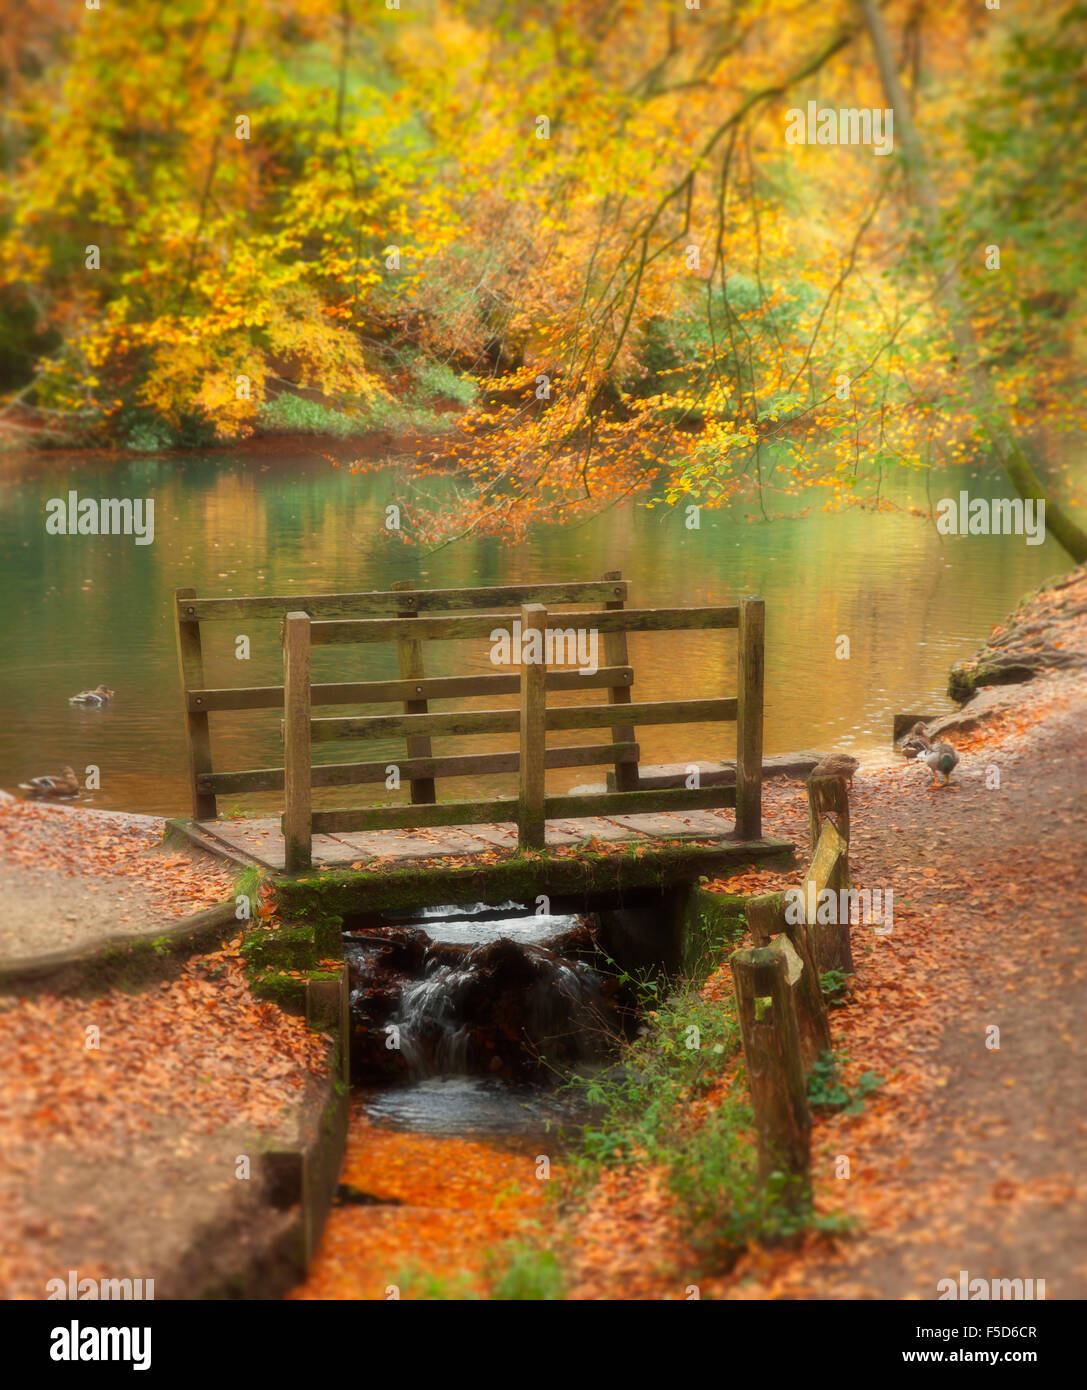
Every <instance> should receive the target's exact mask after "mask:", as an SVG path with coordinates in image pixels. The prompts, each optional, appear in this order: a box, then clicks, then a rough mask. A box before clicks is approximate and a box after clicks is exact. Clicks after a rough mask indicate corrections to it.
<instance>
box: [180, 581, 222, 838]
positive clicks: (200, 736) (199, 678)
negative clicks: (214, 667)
mask: <svg viewBox="0 0 1087 1390" xmlns="http://www.w3.org/2000/svg"><path fill="white" fill-rule="evenodd" d="M195 597H196V590H195V589H175V590H174V616H175V620H176V622H177V661H178V665H179V667H180V668H181V693H182V698H183V699H184V701H185V732H186V734H187V736H188V744H189V780H190V782H191V784H192V814H193V819H194V820H214V819H215V817H216V815H217V810H216V805H215V793H214V792H208V791H201V790H200V778H201V776H202V775H204V774H206V773H209V772H210V771H211V731H210V730H209V728H208V716H207V711H206V710H191V709H190V708H189V691H190V690H202V689H203V688H204V655H203V651H202V650H201V647H200V622H199V620H198V619H197V618H195V617H194V618H191V619H189V618H186V617H185V616H184V615H185V600H186V599H190V598H195Z"/></svg>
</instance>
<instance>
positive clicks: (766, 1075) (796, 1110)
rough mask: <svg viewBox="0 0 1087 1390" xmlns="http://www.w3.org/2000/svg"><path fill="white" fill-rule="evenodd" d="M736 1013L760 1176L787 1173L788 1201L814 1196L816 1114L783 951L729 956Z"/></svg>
mask: <svg viewBox="0 0 1087 1390" xmlns="http://www.w3.org/2000/svg"><path fill="white" fill-rule="evenodd" d="M731 964H732V984H733V989H734V990H735V993H736V1012H737V1016H738V1018H739V1020H740V1031H741V1034H742V1036H743V1045H744V1064H745V1067H746V1070H747V1085H748V1089H749V1091H750V1093H751V1106H752V1109H753V1110H754V1112H755V1133H756V1137H757V1139H758V1149H759V1177H760V1178H761V1180H762V1181H763V1183H764V1184H765V1183H769V1182H771V1181H773V1180H775V1175H776V1174H780V1175H781V1178H783V1179H784V1182H782V1185H781V1190H780V1193H779V1194H776V1195H779V1196H780V1198H781V1200H782V1202H784V1203H785V1204H786V1205H787V1206H789V1207H791V1208H793V1209H797V1208H804V1207H806V1206H807V1205H808V1203H809V1202H810V1200H811V1114H810V1112H809V1110H808V1097H807V1089H806V1085H805V1080H804V1062H803V1056H802V1053H801V1047H800V1035H799V1031H798V1028H797V1021H796V1008H795V1005H794V1003H793V995H792V990H791V989H790V988H789V982H788V969H787V964H786V958H785V956H784V954H783V953H782V952H781V951H779V950H775V949H774V948H773V947H769V946H767V947H761V948H755V949H747V950H742V951H735V952H733V954H732V958H731Z"/></svg>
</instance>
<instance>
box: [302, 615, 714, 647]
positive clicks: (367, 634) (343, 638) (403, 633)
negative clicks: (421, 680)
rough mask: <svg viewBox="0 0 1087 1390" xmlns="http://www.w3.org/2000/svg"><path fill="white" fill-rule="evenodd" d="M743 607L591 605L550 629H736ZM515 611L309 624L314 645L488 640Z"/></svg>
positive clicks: (558, 618)
mask: <svg viewBox="0 0 1087 1390" xmlns="http://www.w3.org/2000/svg"><path fill="white" fill-rule="evenodd" d="M739 615H740V610H739V608H736V607H722V606H718V607H713V608H624V609H617V610H616V611H614V612H611V611H609V610H607V609H592V610H589V611H587V612H583V613H561V614H554V615H552V617H553V619H554V620H553V621H551V620H550V619H549V621H548V627H549V628H552V629H557V628H561V629H562V630H563V631H565V630H566V629H568V628H571V627H574V628H577V629H580V630H581V631H589V632H671V631H681V630H683V629H687V628H730V627H737V626H738V625H739V621H740V616H739ZM514 616H515V615H513V614H510V615H506V614H495V615H493V616H491V615H489V616H486V617H475V616H471V617H454V618H422V617H420V618H359V619H355V620H352V621H344V622H315V623H312V624H311V626H310V640H311V642H312V643H313V644H314V646H330V645H339V644H341V643H344V642H395V641H399V640H401V639H402V638H406V637H412V638H415V639H417V640H424V639H427V638H429V639H431V640H436V641H468V640H472V639H475V640H483V641H487V640H489V639H490V636H491V633H492V632H494V631H495V630H496V629H497V628H502V627H505V628H507V629H508V628H509V627H510V624H511V623H512V622H513V620H514Z"/></svg>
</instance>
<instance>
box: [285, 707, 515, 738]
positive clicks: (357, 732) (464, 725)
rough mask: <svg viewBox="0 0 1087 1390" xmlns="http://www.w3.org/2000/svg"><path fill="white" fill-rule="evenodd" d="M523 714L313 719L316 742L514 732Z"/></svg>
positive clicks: (496, 712)
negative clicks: (339, 739) (422, 735)
mask: <svg viewBox="0 0 1087 1390" xmlns="http://www.w3.org/2000/svg"><path fill="white" fill-rule="evenodd" d="M520 722H521V716H520V713H519V711H517V710H515V709H476V710H451V711H449V713H446V714H360V715H356V716H353V717H351V716H349V717H346V718H342V719H314V720H313V721H312V722H311V724H310V729H311V737H312V738H313V741H314V742H315V743H327V742H328V741H329V740H330V739H337V738H415V737H417V736H418V735H421V734H434V735H439V734H444V735H453V734H513V733H517V731H518V729H519V728H520Z"/></svg>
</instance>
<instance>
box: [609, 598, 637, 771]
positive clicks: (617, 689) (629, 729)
mask: <svg viewBox="0 0 1087 1390" xmlns="http://www.w3.org/2000/svg"><path fill="white" fill-rule="evenodd" d="M622 577H623V572H622V570H609V571H608V573H607V574H605V575H603V576H602V578H603V579H604V580H605V581H609V580H618V579H622ZM623 606H624V605H623V600H622V599H615V600H613V601H611V602H609V603H605V604H604V607H605V608H606V609H608V610H609V611H618V610H619V609H621V608H622V607H623ZM629 660H630V657H629V654H628V651H627V635H626V633H625V632H605V633H604V664H605V666H626V665H627V663H628V662H629ZM608 704H609V705H629V704H630V686H629V685H609V686H608ZM611 737H612V742H613V743H633V742H634V726H633V725H632V724H620V725H617V726H616V727H615V728H614V729H612V731H611ZM638 777H639V773H638V762H637V759H636V758H632V759H631V760H630V761H629V762H617V763H616V764H615V790H616V791H617V792H636V791H637V790H638Z"/></svg>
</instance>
